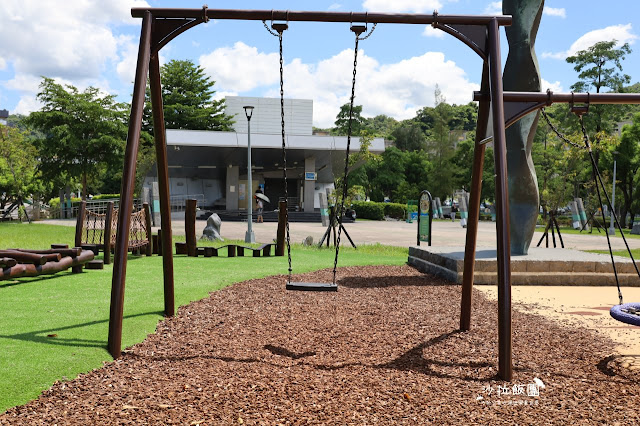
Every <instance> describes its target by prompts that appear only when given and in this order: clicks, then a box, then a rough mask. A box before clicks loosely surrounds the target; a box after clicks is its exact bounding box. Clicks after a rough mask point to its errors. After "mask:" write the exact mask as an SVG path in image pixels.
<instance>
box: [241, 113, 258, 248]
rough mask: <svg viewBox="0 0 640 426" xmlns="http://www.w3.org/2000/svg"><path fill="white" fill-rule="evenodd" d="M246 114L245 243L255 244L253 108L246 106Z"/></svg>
mask: <svg viewBox="0 0 640 426" xmlns="http://www.w3.org/2000/svg"><path fill="white" fill-rule="evenodd" d="M244 112H245V114H246V116H247V181H248V182H247V186H248V188H247V191H246V194H247V195H246V197H247V224H248V226H247V233H246V234H245V236H244V242H245V243H255V242H256V236H255V235H254V234H253V229H252V226H253V223H252V222H253V180H252V179H251V115H252V114H253V107H252V106H245V107H244Z"/></svg>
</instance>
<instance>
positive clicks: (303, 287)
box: [287, 282, 338, 291]
mask: <svg viewBox="0 0 640 426" xmlns="http://www.w3.org/2000/svg"><path fill="white" fill-rule="evenodd" d="M287 290H297V291H338V284H333V283H301V282H297V283H296V282H288V283H287Z"/></svg>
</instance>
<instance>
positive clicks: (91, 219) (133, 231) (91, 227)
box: [82, 209, 150, 249]
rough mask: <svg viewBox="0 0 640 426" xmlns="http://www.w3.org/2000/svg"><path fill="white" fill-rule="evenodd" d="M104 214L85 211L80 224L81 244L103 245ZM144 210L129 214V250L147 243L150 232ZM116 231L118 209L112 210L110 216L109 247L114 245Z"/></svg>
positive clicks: (105, 218) (105, 217)
mask: <svg viewBox="0 0 640 426" xmlns="http://www.w3.org/2000/svg"><path fill="white" fill-rule="evenodd" d="M106 220H107V215H106V214H101V213H95V212H92V211H89V210H87V211H86V213H85V217H84V222H83V223H82V243H83V244H96V245H103V244H104V237H105V222H106ZM146 223H147V222H146V217H145V211H144V209H140V210H138V211H136V212H134V213H132V214H131V225H130V226H129V243H128V246H129V249H135V248H139V247H144V246H146V245H147V244H148V243H149V240H150V232H149V230H148V229H147V225H146ZM117 231H118V209H113V214H112V215H111V245H112V246H113V245H115V243H116V235H117Z"/></svg>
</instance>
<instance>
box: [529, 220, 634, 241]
mask: <svg viewBox="0 0 640 426" xmlns="http://www.w3.org/2000/svg"><path fill="white" fill-rule="evenodd" d="M545 226H546V224H545ZM608 229H609V225H607V230H608ZM536 231H540V232H544V226H542V227H537V228H536ZM554 231H555V229H554ZM549 233H551V230H549ZM560 233H562V234H574V235H600V236H602V237H604V236H605V235H604V231H601V232H598V229H597V228H594V229H593V232H592V233H589V231H582V232H580V230H579V229H573V228H570V227H562V226H561V227H560ZM624 236H625V238H627V239H630V238H634V239H640V235H634V234H632V233H631V229H624ZM610 237H612V238H622V236H621V235H620V231H618V229H616V235H610Z"/></svg>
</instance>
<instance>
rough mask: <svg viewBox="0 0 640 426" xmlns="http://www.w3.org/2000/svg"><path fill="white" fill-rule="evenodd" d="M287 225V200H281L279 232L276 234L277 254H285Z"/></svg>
mask: <svg viewBox="0 0 640 426" xmlns="http://www.w3.org/2000/svg"><path fill="white" fill-rule="evenodd" d="M286 226H287V202H286V201H280V203H279V210H278V232H277V234H276V256H284V238H285V233H286V229H285V228H286Z"/></svg>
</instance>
